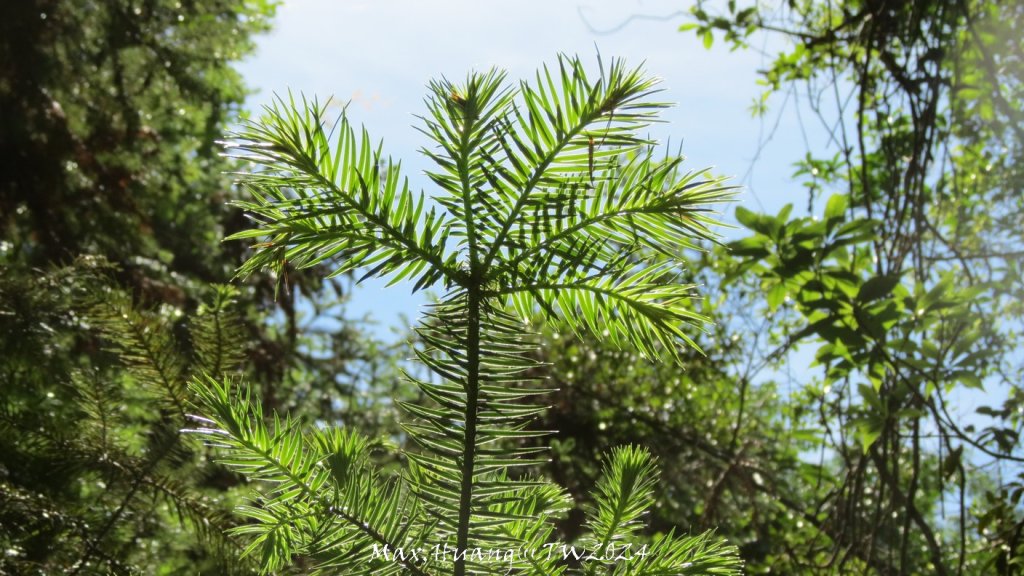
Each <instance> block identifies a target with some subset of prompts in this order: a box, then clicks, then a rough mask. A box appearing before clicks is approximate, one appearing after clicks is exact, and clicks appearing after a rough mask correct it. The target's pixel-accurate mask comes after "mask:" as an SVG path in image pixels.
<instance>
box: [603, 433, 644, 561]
mask: <svg viewBox="0 0 1024 576" xmlns="http://www.w3.org/2000/svg"><path fill="white" fill-rule="evenodd" d="M656 481H657V467H656V466H655V465H654V459H653V458H652V457H651V454H650V452H648V451H647V450H645V449H643V448H638V447H636V446H622V447H618V448H615V449H614V450H612V453H611V455H610V456H609V458H608V460H607V461H606V462H605V466H604V470H603V473H602V476H601V478H600V480H598V482H597V490H596V492H595V494H594V500H595V506H594V507H593V509H591V510H590V511H589V513H588V514H587V526H588V528H589V529H590V532H591V533H592V538H593V540H594V546H595V552H594V553H595V555H596V556H598V557H603V556H604V555H605V553H606V552H607V551H608V548H609V546H615V545H617V544H619V543H622V542H624V541H626V540H627V539H630V538H632V536H633V535H634V534H635V533H636V531H637V529H638V528H640V517H641V516H643V515H644V514H645V513H646V512H647V509H648V508H650V506H651V505H652V504H653V503H654V484H655V482H656Z"/></svg>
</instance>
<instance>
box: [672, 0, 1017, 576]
mask: <svg viewBox="0 0 1024 576" xmlns="http://www.w3.org/2000/svg"><path fill="white" fill-rule="evenodd" d="M693 15H694V16H695V21H694V22H692V23H690V24H688V25H686V26H685V28H687V29H690V30H694V31H696V33H697V34H698V35H701V36H702V37H703V38H704V40H705V42H706V43H710V42H711V40H710V39H711V38H713V37H714V35H715V34H716V33H718V32H721V35H722V36H723V37H724V39H725V40H726V41H727V42H728V43H730V44H731V45H732V46H733V47H734V48H735V47H745V46H746V43H747V42H748V41H749V40H750V38H751V36H752V35H753V34H754V33H755V32H764V33H767V34H770V35H779V36H781V37H783V38H784V39H785V41H787V42H789V44H787V48H786V49H785V50H784V51H783V52H782V53H781V54H779V55H778V56H777V58H776V59H775V60H774V61H772V62H771V64H770V65H769V66H767V67H766V69H765V70H764V72H763V81H762V83H763V85H764V87H765V91H766V93H765V96H764V97H763V98H760V99H759V100H758V101H757V102H756V103H755V111H756V112H757V113H759V114H767V113H768V110H769V108H768V107H767V106H768V104H770V103H771V102H772V100H771V99H770V98H769V96H770V95H771V94H773V93H777V92H782V91H787V92H788V91H790V90H794V91H795V92H794V93H795V94H799V95H800V96H801V99H803V100H805V101H807V102H809V103H810V104H811V106H812V109H813V112H814V114H815V115H816V117H817V118H818V119H820V120H821V122H822V125H823V126H825V127H826V129H827V130H828V131H829V133H830V137H831V142H832V143H833V146H831V147H830V149H828V150H810V151H808V153H807V155H806V157H805V158H804V159H803V160H802V161H801V162H799V163H798V164H797V172H796V174H795V177H796V178H798V179H800V180H801V181H803V183H804V184H805V186H806V189H807V191H808V197H807V206H808V210H807V214H806V215H799V214H794V213H793V207H792V205H789V206H786V207H785V208H784V209H783V210H782V211H781V212H779V213H778V214H774V215H773V214H756V213H754V212H752V211H749V210H743V209H737V212H736V217H737V220H738V221H739V222H740V224H742V225H743V226H744V227H745V228H746V229H747V230H748V234H749V235H748V236H747V237H746V238H743V239H740V240H737V241H736V242H733V243H732V244H731V245H730V246H729V247H728V248H729V249H728V250H722V251H721V252H720V253H718V254H716V255H715V260H716V264H717V265H718V266H720V267H721V268H720V270H721V274H722V283H721V287H722V289H723V290H726V291H730V292H732V293H733V294H735V293H737V292H746V293H747V294H748V295H753V296H752V297H750V298H748V299H746V300H745V302H744V304H743V306H745V307H747V312H746V313H745V314H743V315H742V317H744V318H745V319H746V321H747V322H748V323H750V324H751V325H756V326H761V327H762V328H760V329H758V330H756V331H755V330H744V329H742V327H741V326H740V325H739V324H737V325H736V326H735V327H736V328H737V329H738V330H739V334H740V335H741V340H747V341H753V342H759V341H760V338H761V337H762V335H763V334H767V336H768V338H767V342H768V343H769V347H768V349H767V352H766V353H761V354H759V355H758V357H757V358H756V360H755V362H756V363H757V364H759V365H760V364H762V363H763V365H764V366H766V367H774V368H775V369H777V370H779V371H789V372H791V373H792V372H795V373H796V374H795V377H794V378H793V380H795V382H793V385H794V387H795V388H797V389H798V391H797V392H796V393H795V394H794V396H793V398H792V402H793V403H794V406H793V409H792V412H793V414H794V415H795V416H797V417H798V422H802V423H803V424H802V426H807V427H808V428H815V429H817V430H818V432H819V434H818V437H817V442H816V444H817V448H816V450H815V451H816V452H818V453H820V454H821V456H820V457H819V464H818V466H820V469H821V473H820V474H817V475H816V477H817V480H816V482H817V483H816V484H808V485H807V486H808V489H807V490H806V491H804V492H803V493H802V494H801V497H802V498H804V501H803V502H801V506H800V507H801V509H802V510H804V511H805V512H806V513H807V514H810V516H811V518H812V519H813V521H814V523H815V528H816V530H815V531H814V537H813V538H807V537H804V536H802V535H801V536H800V537H795V538H794V537H790V535H789V534H785V533H783V532H781V531H780V532H776V533H775V534H774V535H773V536H770V537H769V538H770V539H776V540H780V541H785V542H788V549H789V550H788V552H787V554H785V555H782V556H773V557H768V558H765V559H764V561H763V564H761V565H751V566H750V568H751V569H752V570H767V569H768V568H772V569H773V571H777V570H778V569H780V568H781V569H782V570H783V571H785V572H795V571H796V570H797V569H799V570H801V571H804V572H807V573H828V574H833V573H836V572H842V573H852V574H863V573H873V574H890V573H899V574H911V573H935V574H995V573H998V574H1013V573H1017V572H1018V571H1019V570H1020V563H1021V562H1022V558H1024V555H1022V551H1024V539H1022V536H1021V535H1022V530H1021V527H1022V526H1024V516H1022V515H1021V513H1020V509H1019V506H1018V504H1019V498H1020V494H1021V493H1022V492H1024V490H1022V489H1021V476H1020V474H1021V468H1020V463H1021V462H1022V461H1024V459H1022V455H1021V453H1020V449H1019V436H1020V432H1021V425H1022V422H1021V419H1020V416H1019V414H1020V411H1019V407H1020V405H1021V404H1020V398H1021V388H1020V386H1021V385H1020V382H1021V374H1022V373H1024V366H1022V364H1021V354H1020V350H1021V341H1020V334H1021V333H1022V332H1021V327H1022V315H1021V311H1022V310H1021V304H1020V303H1021V296H1022V293H1021V286H1022V282H1021V281H1022V278H1021V267H1020V262H1021V256H1022V254H1024V250H1022V248H1024V238H1022V237H1021V234H1020V231H1021V230H1024V203H1022V201H1024V193H1022V189H1021V183H1022V179H1021V172H1020V170H1021V169H1020V161H1019V159H1020V154H1021V151H1022V149H1024V132H1022V130H1021V126H1022V123H1021V120H1022V118H1024V99H1022V92H1021V86H1022V84H1021V81H1022V74H1024V66H1022V65H1021V64H1022V62H1021V54H1022V48H1024V44H1022V40H1021V38H1024V34H1022V30H1021V23H1022V21H1024V19H1022V17H1024V11H1022V8H1021V6H1020V5H1019V3H996V2H983V1H965V2H942V1H932V0H914V1H910V2H872V1H860V0H854V1H834V0H830V1H825V2H821V1H797V2H788V3H786V4H785V5H784V6H782V7H779V8H777V9H774V8H771V9H770V8H768V7H765V6H762V5H761V4H754V3H745V4H744V3H738V2H729V3H728V5H727V6H726V10H724V11H722V12H721V13H714V12H713V11H712V10H710V9H709V8H708V7H707V6H704V5H702V4H698V5H697V6H696V7H694V9H693ZM759 42H760V41H759ZM758 45H760V44H758ZM798 349H800V350H801V351H806V350H810V351H811V352H812V353H813V365H812V368H813V370H812V371H806V370H802V369H801V368H802V367H801V366H799V365H794V364H797V363H799V362H801V360H799V358H801V357H800V356H793V355H791V353H793V352H795V351H797V350H798ZM805 354H806V353H805ZM976 402H980V403H982V404H983V405H982V406H980V407H979V408H978V410H977V413H974V414H972V413H971V412H972V411H973V410H968V409H967V408H965V407H963V406H971V405H973V404H975V403H976ZM992 404H995V405H992ZM1000 404H1001V405H1000ZM797 425H800V424H797Z"/></svg>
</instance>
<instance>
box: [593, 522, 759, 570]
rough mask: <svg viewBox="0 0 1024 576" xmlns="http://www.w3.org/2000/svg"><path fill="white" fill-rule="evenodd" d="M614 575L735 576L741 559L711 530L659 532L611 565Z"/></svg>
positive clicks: (740, 568) (741, 566)
mask: <svg viewBox="0 0 1024 576" xmlns="http://www.w3.org/2000/svg"><path fill="white" fill-rule="evenodd" d="M610 574H614V575H616V576H739V575H740V574H743V561H742V560H740V558H739V554H738V551H737V549H736V547H735V546H732V545H730V544H729V543H727V542H726V541H725V540H724V539H722V538H721V537H718V536H715V535H714V533H713V532H710V531H708V532H704V533H703V534H699V535H697V536H680V535H677V534H675V532H674V531H670V532H669V533H668V534H659V535H657V536H655V537H654V540H653V542H652V543H651V544H650V545H649V546H648V547H647V548H646V549H643V553H642V555H638V554H633V555H632V556H631V557H630V561H628V562H623V563H621V564H619V565H617V566H616V567H615V570H614V571H613V572H610Z"/></svg>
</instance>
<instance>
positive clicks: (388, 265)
mask: <svg viewBox="0 0 1024 576" xmlns="http://www.w3.org/2000/svg"><path fill="white" fill-rule="evenodd" d="M325 113H326V106H324V105H321V104H320V103H318V102H316V101H313V102H310V101H307V100H306V99H305V98H303V99H302V103H301V106H299V105H297V103H296V102H295V100H294V98H291V99H290V100H289V102H287V103H286V102H285V101H284V100H282V99H280V98H278V99H277V100H276V101H275V102H274V104H272V105H271V106H268V107H266V108H265V114H264V115H263V116H262V117H261V119H260V120H259V121H257V122H250V123H248V124H246V126H245V128H244V129H243V130H242V132H240V133H239V134H237V135H236V136H235V138H234V139H233V140H232V141H231V142H230V143H229V146H230V148H231V149H233V150H235V151H236V155H237V156H238V157H239V158H243V159H245V160H247V161H249V162H251V163H253V164H254V165H256V166H259V167H261V169H260V170H257V171H253V172H247V173H244V174H241V175H240V178H241V181H242V183H243V184H244V185H245V186H246V187H248V188H249V189H250V191H251V192H252V195H253V200H252V201H248V202H242V203H240V206H242V207H243V208H244V209H245V210H246V211H247V212H248V213H249V214H250V215H251V216H252V217H253V218H254V219H255V220H256V222H257V227H256V228H254V229H251V230H246V231H243V232H240V233H238V234H235V235H233V236H231V237H230V238H229V239H243V238H261V239H262V241H261V242H259V243H257V244H256V245H255V249H256V252H255V254H254V255H253V257H252V258H250V259H249V260H248V261H246V263H245V264H244V265H243V266H242V268H241V269H240V270H239V274H240V275H242V276H245V275H247V274H249V273H251V272H253V271H255V270H258V269H260V268H264V267H269V268H272V269H276V270H279V269H280V268H281V267H282V266H283V265H284V263H285V262H288V263H291V264H293V265H295V266H298V267H300V268H301V267H309V266H314V265H316V264H319V263H321V262H324V261H327V260H329V261H330V262H331V264H332V266H333V268H334V272H333V274H335V275H336V274H342V273H346V272H350V271H355V270H358V269H360V268H363V269H365V270H366V271H365V275H366V276H378V275H379V276H388V275H391V276H393V279H392V280H393V281H398V280H401V279H404V278H411V279H413V280H414V281H415V283H416V286H417V287H425V286H430V285H433V284H435V283H437V282H439V281H443V282H444V283H452V282H453V281H454V278H455V277H456V276H457V275H458V269H457V267H456V266H455V264H454V259H453V257H452V256H450V255H446V253H445V245H446V242H447V237H448V234H449V228H450V223H449V222H448V219H447V218H445V217H442V216H438V215H437V213H436V212H435V211H434V210H433V209H432V208H431V209H427V208H426V206H425V199H424V196H423V194H422V193H421V194H419V195H416V194H414V193H413V192H412V190H411V189H410V188H409V183H408V180H407V179H405V178H404V177H402V175H401V171H400V166H399V165H398V164H397V163H393V162H392V161H391V160H390V159H389V158H385V157H384V155H383V153H382V151H381V148H380V146H377V147H374V146H373V144H372V143H371V141H370V136H369V134H368V133H367V132H366V131H365V130H363V131H362V132H361V134H359V135H357V133H356V130H355V129H354V128H353V127H352V126H351V125H350V124H349V122H348V119H347V118H346V117H345V116H344V115H343V116H342V118H341V119H340V121H339V122H338V124H337V125H336V126H335V127H334V128H333V130H331V129H328V127H327V121H326V119H325V117H324V116H325ZM332 132H334V133H337V136H336V137H334V140H333V142H332V136H333V134H332Z"/></svg>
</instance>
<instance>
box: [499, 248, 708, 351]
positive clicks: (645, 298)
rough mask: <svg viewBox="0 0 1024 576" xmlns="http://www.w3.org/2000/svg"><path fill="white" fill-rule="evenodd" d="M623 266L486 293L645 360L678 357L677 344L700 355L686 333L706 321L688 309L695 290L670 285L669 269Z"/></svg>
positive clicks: (520, 310)
mask: <svg viewBox="0 0 1024 576" xmlns="http://www.w3.org/2000/svg"><path fill="white" fill-rule="evenodd" d="M625 266H626V265H625V264H618V265H617V266H614V267H610V268H611V270H610V271H609V272H608V273H606V274H602V275H593V276H589V277H582V278H573V277H568V278H560V279H555V280H552V281H549V282H533V283H529V284H523V285H519V286H513V287H509V288H504V289H498V290H494V291H493V292H488V293H487V294H488V295H493V296H494V297H496V298H504V299H507V301H508V302H509V303H510V304H511V306H512V307H514V309H515V310H516V311H517V312H518V314H519V315H520V316H521V317H522V318H531V317H533V315H534V313H535V311H536V310H537V309H538V308H539V309H541V310H542V311H543V312H544V313H545V314H546V316H547V317H548V318H550V319H552V320H555V321H559V322H562V323H565V324H567V325H568V326H569V327H570V328H571V329H572V330H573V331H574V332H576V333H577V334H579V333H581V332H582V331H584V330H585V331H589V332H591V333H593V334H595V335H596V336H598V337H599V338H607V339H609V340H610V341H611V342H613V343H614V344H616V345H618V346H621V345H623V344H626V343H628V344H630V345H632V346H633V347H635V348H636V349H637V350H639V351H640V352H641V353H642V354H643V355H644V356H646V357H648V358H660V357H665V356H668V357H678V354H679V350H678V342H679V341H683V342H686V343H687V344H689V345H690V346H692V347H693V348H695V349H697V350H699V349H700V348H699V347H698V346H697V344H696V342H694V341H693V339H692V338H691V337H690V336H689V335H688V334H687V333H686V330H685V328H687V327H691V328H698V329H702V328H703V324H704V323H706V322H707V319H706V318H705V317H704V316H703V315H701V314H699V313H697V312H695V311H694V310H693V307H692V305H691V304H690V302H691V300H692V299H693V297H694V291H693V289H694V287H693V286H692V285H687V284H679V283H677V282H675V281H673V279H674V277H675V276H676V275H677V272H676V271H674V270H673V269H672V268H671V267H669V266H665V265H662V266H646V267H644V266H639V267H637V266H636V265H633V267H632V268H630V269H627V268H625Z"/></svg>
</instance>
